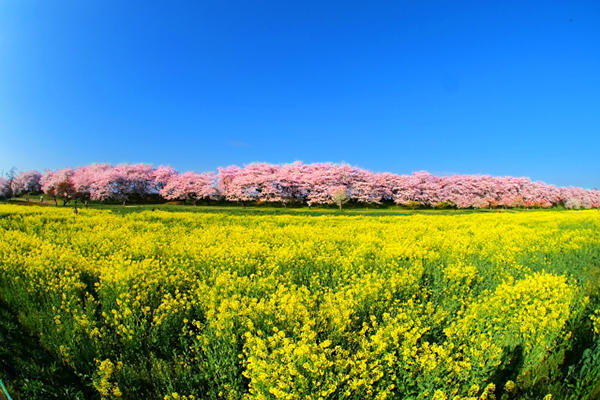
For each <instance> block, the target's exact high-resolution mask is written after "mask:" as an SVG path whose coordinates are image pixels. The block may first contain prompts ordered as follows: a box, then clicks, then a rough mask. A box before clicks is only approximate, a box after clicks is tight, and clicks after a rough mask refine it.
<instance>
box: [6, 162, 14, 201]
mask: <svg viewBox="0 0 600 400" xmlns="http://www.w3.org/2000/svg"><path fill="white" fill-rule="evenodd" d="M15 179H17V168H16V167H12V168H11V169H10V170H9V171H8V172H7V173H6V182H7V187H8V190H7V192H6V196H5V197H6V198H7V199H10V198H11V197H13V195H14V194H15Z"/></svg>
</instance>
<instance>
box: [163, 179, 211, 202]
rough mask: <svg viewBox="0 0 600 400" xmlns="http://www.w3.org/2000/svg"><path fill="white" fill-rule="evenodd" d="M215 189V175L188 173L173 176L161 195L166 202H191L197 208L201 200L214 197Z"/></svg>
mask: <svg viewBox="0 0 600 400" xmlns="http://www.w3.org/2000/svg"><path fill="white" fill-rule="evenodd" d="M215 189H216V187H215V174H214V173H212V172H206V173H202V174H199V173H197V172H186V173H184V174H178V175H171V176H170V178H169V180H168V181H167V183H166V185H165V186H164V187H163V188H162V189H161V191H160V195H161V196H162V197H163V198H164V199H166V200H183V201H186V200H190V201H192V202H193V203H194V206H195V205H196V204H197V203H198V201H199V200H202V199H210V198H212V197H214V195H215V194H216V191H215Z"/></svg>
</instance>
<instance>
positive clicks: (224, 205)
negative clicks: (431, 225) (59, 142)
mask: <svg viewBox="0 0 600 400" xmlns="http://www.w3.org/2000/svg"><path fill="white" fill-rule="evenodd" d="M32 199H35V200H38V198H37V197H36V196H34V197H30V201H29V202H27V201H26V200H25V198H24V197H17V198H13V199H11V200H10V203H11V204H18V205H23V206H43V207H58V208H63V207H67V208H74V206H75V205H74V203H73V201H71V202H69V203H68V204H67V205H66V206H63V205H62V201H59V202H58V206H55V205H54V201H53V200H51V199H50V200H49V199H45V201H44V202H39V201H33V200H32ZM212 203H213V204H211V205H205V203H201V204H202V205H197V206H193V205H185V204H172V203H143V204H138V203H127V204H126V205H124V206H123V205H122V204H121V203H116V202H108V203H103V202H99V201H90V202H89V203H88V207H89V208H90V209H96V210H111V211H112V212H115V213H121V214H130V213H135V212H141V211H150V210H160V211H167V212H200V213H223V214H228V215H299V214H304V215H315V216H321V215H349V216H357V215H366V216H394V215H399V216H400V215H415V214H423V215H456V214H472V213H499V212H502V213H520V212H544V211H546V210H543V209H531V210H526V209H522V208H521V209H477V210H475V209H442V210H438V209H428V208H418V209H416V210H412V209H410V208H407V207H404V206H399V205H395V204H382V205H377V204H370V205H363V204H352V203H350V204H347V205H346V206H344V209H343V210H341V211H340V210H339V209H338V208H337V206H336V205H333V204H331V205H317V206H313V207H311V208H309V207H308V206H306V205H297V204H295V205H291V206H288V207H287V208H286V207H283V206H282V205H279V204H265V203H262V204H254V203H252V204H249V205H247V206H243V205H242V204H241V203H239V204H237V203H231V202H212ZM77 207H78V208H82V207H84V206H83V204H81V203H78V204H77ZM559 209H562V208H559ZM552 210H553V211H556V210H557V209H556V208H554V209H552Z"/></svg>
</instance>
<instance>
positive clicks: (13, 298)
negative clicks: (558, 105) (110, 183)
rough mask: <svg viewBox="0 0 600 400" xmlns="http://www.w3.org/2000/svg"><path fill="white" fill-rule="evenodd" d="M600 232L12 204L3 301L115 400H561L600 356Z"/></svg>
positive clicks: (594, 219) (585, 224)
mask: <svg viewBox="0 0 600 400" xmlns="http://www.w3.org/2000/svg"><path fill="white" fill-rule="evenodd" d="M599 228H600V214H599V213H598V212H597V211H569V212H548V211H547V212H535V213H515V214H495V213H494V214H490V213H477V214H469V215H464V214H463V215H436V216H427V215H412V216H379V217H373V216H371V217H367V216H343V215H337V216H335V215H328V216H310V215H280V216H278V215H275V216H273V215H269V216H250V215H246V216H244V215H237V216H233V215H227V214H215V213H213V214H203V213H184V212H181V213H167V212H160V211H156V212H141V213H133V214H128V215H118V214H114V213H112V212H109V211H98V210H81V211H80V213H79V214H78V215H73V214H71V213H70V211H69V210H65V209H45V208H40V209H36V208H27V209H22V208H19V207H16V206H8V205H6V206H5V205H0V235H1V240H0V293H1V298H2V300H3V301H5V302H6V303H7V304H8V305H10V306H11V307H13V308H14V309H15V310H16V311H18V312H19V314H20V315H21V317H22V318H21V320H22V322H23V324H25V325H26V326H27V327H28V328H29V329H30V330H31V331H34V332H36V333H37V334H39V337H40V342H41V343H42V345H43V346H44V347H46V348H47V349H48V350H49V351H51V352H52V353H53V354H55V355H56V357H57V358H58V359H60V360H62V361H63V362H64V363H66V364H68V365H69V366H71V367H72V368H73V370H74V371H76V372H77V373H78V374H80V375H81V376H89V377H91V379H92V383H91V384H92V385H93V386H94V387H95V388H96V390H97V392H98V397H99V398H100V399H118V398H124V399H142V398H147V399H151V398H155V399H165V400H166V399H185V400H195V399H221V398H223V399H247V400H250V399H314V400H317V399H400V398H402V399H434V400H447V399H453V400H467V399H469V400H477V399H478V400H484V399H493V398H503V399H512V398H515V399H516V398H546V399H550V398H552V394H551V392H554V393H555V395H560V394H561V393H563V394H564V393H571V392H568V390H575V389H573V387H572V386H573V385H571V386H569V385H567V384H565V383H564V382H565V377H564V376H562V375H561V376H559V375H560V374H559V372H557V371H559V370H560V369H561V367H563V366H565V363H567V362H569V360H567V354H568V353H569V351H570V350H572V349H573V343H574V342H575V339H577V340H579V342H581V340H580V338H581V337H588V338H589V337H591V338H592V341H593V340H599V338H598V337H599V336H600V333H599V332H600V328H599V327H600V311H599V307H598V301H597V298H598V265H599V264H600V263H599V260H600V257H599V255H600V251H599V250H600V229H599ZM578 335H579V336H578ZM599 341H600V340H599ZM588 342H589V340H588ZM598 348H600V347H599V346H596V347H595V349H596V351H599V350H598ZM570 362H571V363H572V364H576V363H577V360H570ZM564 369H566V367H565V368H564ZM573 371H574V370H572V371H571V374H574V373H576V372H577V371H575V372H573ZM588 380H589V381H590V383H589V385H588V386H587V387H580V386H581V385H578V386H577V387H576V389H577V390H578V394H579V395H580V396H584V395H585V394H586V393H588V394H589V395H590V396H592V395H593V393H595V392H594V390H596V389H597V388H596V386H594V385H597V381H595V380H594V379H593V377H591V376H588ZM594 382H596V383H594ZM565 390H566V391H567V392H565ZM536 396H537V397H536ZM555 398H556V397H555ZM580 398H585V397H580ZM590 398H591V397H590Z"/></svg>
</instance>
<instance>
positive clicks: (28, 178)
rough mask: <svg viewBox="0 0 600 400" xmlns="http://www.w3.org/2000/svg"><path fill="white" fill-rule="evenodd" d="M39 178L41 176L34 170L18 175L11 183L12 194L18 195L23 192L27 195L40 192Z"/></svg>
mask: <svg viewBox="0 0 600 400" xmlns="http://www.w3.org/2000/svg"><path fill="white" fill-rule="evenodd" d="M41 177H42V174H41V173H39V172H38V171H35V170H31V171H26V172H21V173H19V175H17V177H16V178H15V180H14V181H13V188H14V189H13V191H14V193H15V194H19V193H21V192H25V193H27V194H28V193H29V192H39V191H40V190H41V186H40V178H41ZM28 199H29V198H28Z"/></svg>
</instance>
